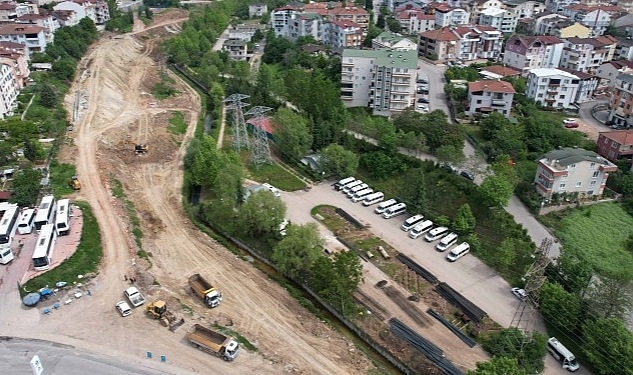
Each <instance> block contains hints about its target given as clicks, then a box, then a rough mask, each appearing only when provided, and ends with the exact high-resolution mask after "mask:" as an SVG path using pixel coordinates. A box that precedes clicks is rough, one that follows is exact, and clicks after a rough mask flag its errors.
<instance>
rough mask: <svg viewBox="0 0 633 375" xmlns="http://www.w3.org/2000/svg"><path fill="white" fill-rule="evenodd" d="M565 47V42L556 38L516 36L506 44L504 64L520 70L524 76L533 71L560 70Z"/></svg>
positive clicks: (547, 36)
mask: <svg viewBox="0 0 633 375" xmlns="http://www.w3.org/2000/svg"><path fill="white" fill-rule="evenodd" d="M564 46H565V43H564V41H562V40H560V39H558V38H557V37H555V36H549V35H544V36H526V35H520V34H515V35H513V36H511V37H510V39H508V41H507V42H506V46H505V52H504V54H503V62H504V64H506V65H508V66H511V67H513V68H516V69H520V70H521V71H522V75H523V76H527V75H528V73H529V71H530V70H531V69H537V68H558V65H559V63H560V59H561V57H562V55H563V47H564Z"/></svg>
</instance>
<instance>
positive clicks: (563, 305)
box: [539, 282, 581, 330]
mask: <svg viewBox="0 0 633 375" xmlns="http://www.w3.org/2000/svg"><path fill="white" fill-rule="evenodd" d="M539 294H540V300H539V308H540V310H541V313H542V314H543V316H544V317H545V319H546V320H548V321H549V322H550V323H551V324H553V325H554V326H555V327H557V328H558V329H562V330H569V329H570V327H576V325H577V324H578V319H579V315H580V310H581V305H580V298H578V296H577V295H574V294H571V293H569V292H567V291H566V290H565V289H564V288H563V287H562V286H561V285H560V284H552V283H549V282H546V283H545V284H543V286H542V287H541V290H540V292H539Z"/></svg>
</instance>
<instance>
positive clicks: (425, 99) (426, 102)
mask: <svg viewBox="0 0 633 375" xmlns="http://www.w3.org/2000/svg"><path fill="white" fill-rule="evenodd" d="M418 103H425V104H429V100H428V99H427V98H418Z"/></svg>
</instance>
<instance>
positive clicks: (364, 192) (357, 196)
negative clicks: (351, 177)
mask: <svg viewBox="0 0 633 375" xmlns="http://www.w3.org/2000/svg"><path fill="white" fill-rule="evenodd" d="M373 192H374V189H370V188H367V189H363V190H361V191H357V192H356V194H354V195H353V196H352V202H354V203H356V202H360V201H362V200H363V199H365V197H366V196H368V195H369V194H372V193H373Z"/></svg>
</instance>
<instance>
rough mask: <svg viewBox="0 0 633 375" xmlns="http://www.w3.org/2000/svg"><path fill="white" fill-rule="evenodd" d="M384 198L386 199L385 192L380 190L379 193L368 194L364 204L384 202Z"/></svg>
mask: <svg viewBox="0 0 633 375" xmlns="http://www.w3.org/2000/svg"><path fill="white" fill-rule="evenodd" d="M383 199H385V194H384V193H383V192H382V191H379V192H377V193H373V194H369V195H366V196H365V198H364V199H363V205H364V206H371V205H372V204H376V203H378V202H382V200H383Z"/></svg>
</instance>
